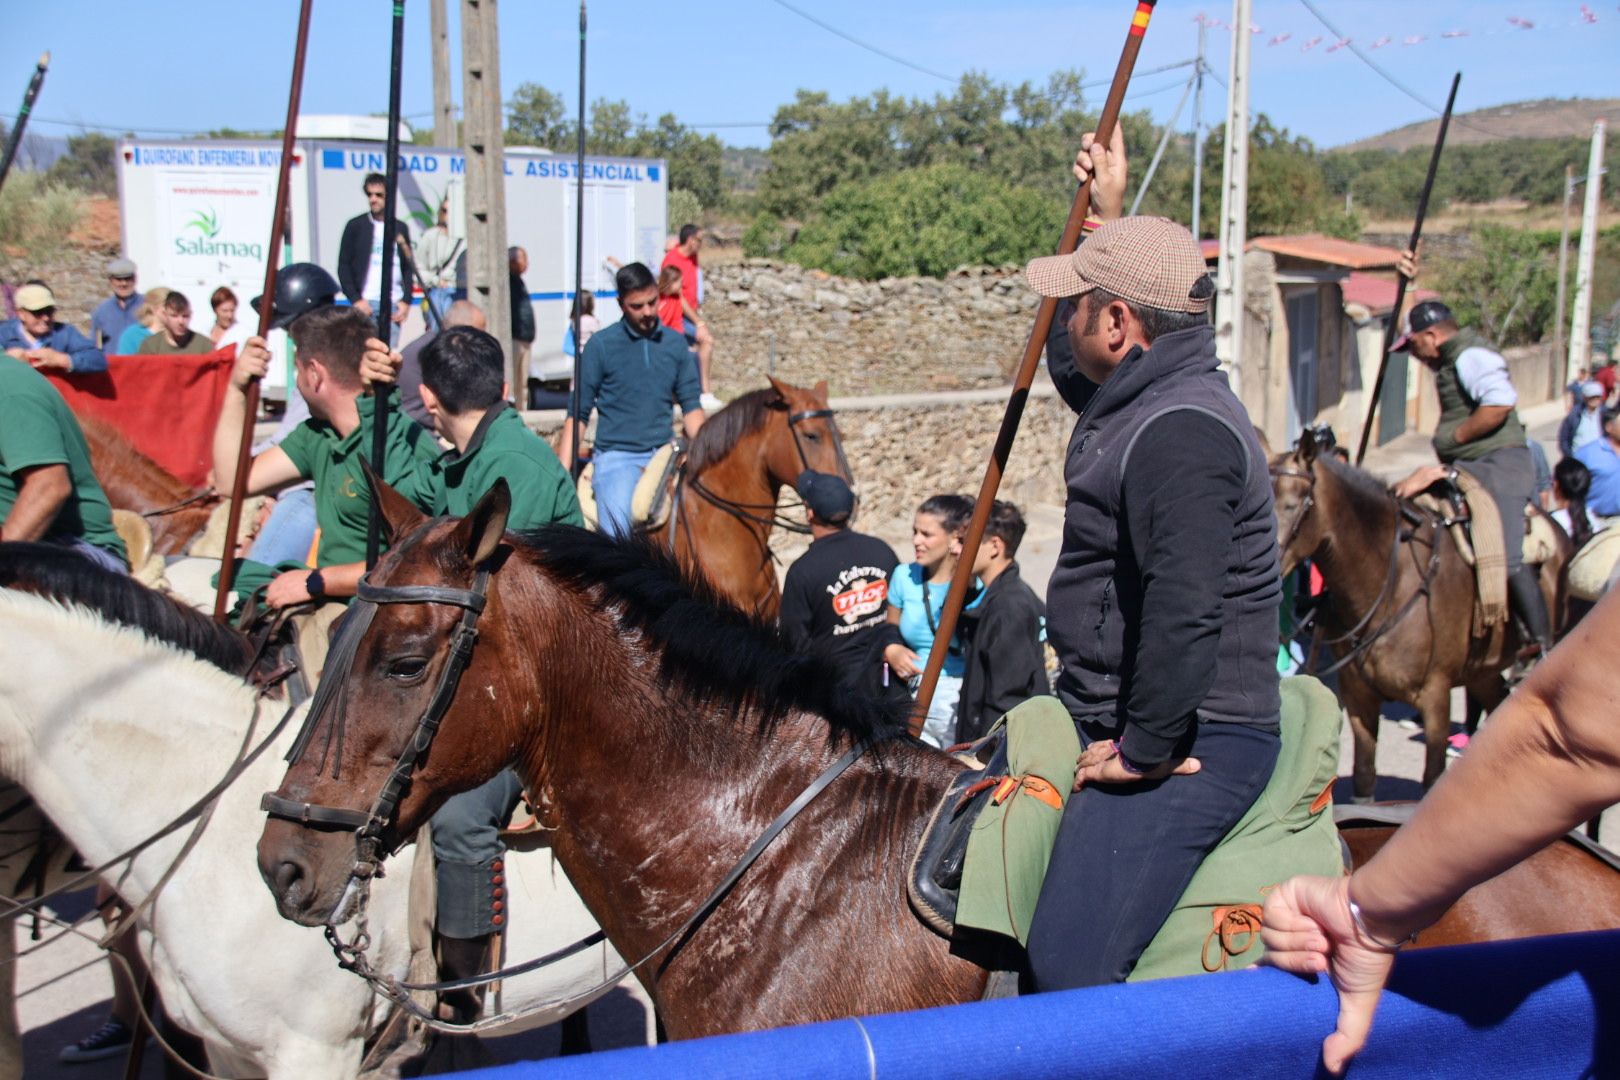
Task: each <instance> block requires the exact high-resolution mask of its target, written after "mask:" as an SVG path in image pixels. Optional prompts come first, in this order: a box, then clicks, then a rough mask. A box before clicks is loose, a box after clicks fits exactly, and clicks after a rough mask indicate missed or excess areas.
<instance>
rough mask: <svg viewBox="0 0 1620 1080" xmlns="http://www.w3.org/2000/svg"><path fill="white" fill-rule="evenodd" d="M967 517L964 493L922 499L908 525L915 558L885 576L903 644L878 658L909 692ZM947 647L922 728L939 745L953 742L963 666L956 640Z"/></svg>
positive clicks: (928, 646) (923, 662)
mask: <svg viewBox="0 0 1620 1080" xmlns="http://www.w3.org/2000/svg"><path fill="white" fill-rule="evenodd" d="M972 516H973V500H972V499H970V498H968V497H967V496H965V495H935V496H933V497H932V498H930V499H928V500H926V501H925V502H924V503H923V504H922V505H921V506H919V507H918V508H917V513H916V516H915V517H913V519H912V524H911V548H912V551H913V552H914V553H915V554H916V556H917V561H916V562H910V563H904V564H902V565H900V566H897V567H895V569H894V573H893V574H891V575H890V576H889V622H890V623H893V624H894V625H896V626H898V627H899V628H900V636H901V637H902V638H904V639H905V644H904V645H901V644H898V643H896V644H893V645H890V646H889V647H888V648H886V649H884V650H883V659H884V662H885V663H887V664H888V665H889V670H890V671H892V672H893V673H894V674H895V675H898V676H899V677H900V678H902V679H905V680H907V682H909V683H910V684H911V688H912V690H913V691H915V690H916V688H917V683H918V682H919V681H920V680H921V678H922V671H923V668H924V667H925V666H927V664H928V656H929V653H931V652H932V651H933V648H934V636H935V634H936V633H937V631H938V628H939V617H940V613H941V612H942V611H944V610H945V595H946V593H948V592H949V591H950V587H951V575H952V574H954V573H955V572H956V559H957V556H958V555H960V554H961V552H962V531H963V530H964V529H965V528H967V523H968V518H970V517H972ZM975 599H976V597H975ZM947 649H948V650H949V651H948V652H947V653H946V656H945V665H944V667H943V668H941V670H940V676H939V683H938V685H936V686H935V687H934V698H933V701H931V702H930V703H929V706H928V716H927V718H926V719H925V720H924V721H923V732H922V738H923V741H924V742H927V743H930V744H932V745H934V746H940V747H945V746H950V745H951V744H952V743H954V742H955V741H956V702H957V698H958V697H960V696H961V692H962V671H963V666H964V661H963V655H962V647H961V645H960V643H959V642H957V641H956V640H954V639H953V640H952V641H951V642H950V643H949V645H947Z"/></svg>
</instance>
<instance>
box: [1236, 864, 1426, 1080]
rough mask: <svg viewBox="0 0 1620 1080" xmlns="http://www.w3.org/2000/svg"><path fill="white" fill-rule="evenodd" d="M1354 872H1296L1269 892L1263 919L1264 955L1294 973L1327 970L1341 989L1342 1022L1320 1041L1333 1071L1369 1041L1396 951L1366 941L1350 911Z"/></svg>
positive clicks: (1267, 961)
mask: <svg viewBox="0 0 1620 1080" xmlns="http://www.w3.org/2000/svg"><path fill="white" fill-rule="evenodd" d="M1350 880H1351V879H1350V878H1347V877H1338V878H1325V877H1295V878H1289V879H1288V880H1287V881H1285V882H1283V883H1282V884H1281V885H1278V886H1277V887H1276V888H1275V889H1273V890H1271V893H1270V895H1268V896H1267V897H1266V905H1265V908H1264V909H1263V911H1262V914H1261V917H1260V921H1261V924H1262V928H1261V931H1260V940H1261V941H1262V942H1264V943H1265V947H1266V955H1265V959H1263V960H1262V961H1261V963H1263V964H1269V965H1270V966H1272V967H1274V968H1279V969H1281V970H1283V971H1292V972H1294V973H1295V974H1296V975H1318V974H1323V973H1325V974H1327V976H1328V977H1329V978H1330V979H1331V980H1332V981H1333V986H1334V988H1335V989H1336V990H1338V992H1339V1023H1338V1027H1337V1028H1336V1029H1334V1031H1333V1033H1332V1034H1331V1035H1329V1036H1328V1037H1327V1038H1326V1039H1324V1040H1323V1041H1322V1064H1323V1065H1325V1066H1326V1067H1327V1070H1328V1071H1329V1072H1330V1073H1332V1074H1333V1075H1334V1076H1340V1075H1342V1074H1343V1073H1344V1070H1345V1067H1346V1066H1347V1065H1349V1063H1350V1059H1351V1058H1352V1057H1354V1056H1355V1055H1356V1054H1357V1053H1359V1052H1360V1050H1361V1048H1362V1047H1363V1046H1365V1045H1367V1032H1368V1031H1369V1030H1371V1028H1372V1021H1373V1013H1374V1012H1375V1011H1376V1010H1377V1008H1378V998H1379V995H1380V994H1381V993H1382V992H1383V989H1384V983H1385V982H1387V981H1388V979H1389V972H1390V968H1391V967H1392V966H1394V963H1395V954H1394V952H1393V951H1392V950H1390V949H1388V948H1380V947H1379V946H1377V945H1376V944H1374V943H1371V942H1369V941H1367V940H1366V939H1365V938H1364V937H1363V935H1362V934H1361V933H1360V931H1359V929H1358V928H1357V926H1356V922H1355V919H1354V918H1353V917H1352V916H1351V914H1350Z"/></svg>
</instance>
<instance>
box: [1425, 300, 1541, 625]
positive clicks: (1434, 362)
mask: <svg viewBox="0 0 1620 1080" xmlns="http://www.w3.org/2000/svg"><path fill="white" fill-rule="evenodd" d="M1394 351H1396V352H1406V351H1410V352H1411V354H1412V355H1413V356H1415V357H1416V358H1417V359H1418V360H1419V361H1421V362H1422V363H1423V365H1424V366H1425V367H1427V368H1428V369H1429V370H1430V371H1432V372H1434V386H1435V390H1436V392H1437V393H1438V395H1439V398H1440V421H1439V423H1438V424H1437V425H1436V426H1435V430H1434V452H1435V455H1436V456H1437V457H1439V458H1440V464H1439V465H1425V466H1423V467H1422V468H1419V469H1416V470H1414V471H1413V472H1412V474H1411V475H1410V476H1408V477H1407V478H1406V479H1404V480H1402V481H1401V482H1400V483H1398V484H1396V485H1395V494H1396V495H1397V496H1399V497H1401V498H1403V499H1405V498H1411V497H1412V496H1413V495H1417V494H1419V493H1421V492H1423V491H1425V490H1427V489H1428V488H1429V487H1430V486H1432V485H1433V484H1435V483H1436V482H1438V481H1440V480H1442V479H1445V478H1447V477H1448V476H1453V475H1454V474H1455V472H1456V470H1462V471H1464V472H1466V473H1468V474H1469V475H1470V476H1472V477H1473V478H1474V479H1475V480H1478V481H1479V482H1480V483H1481V484H1482V485H1484V487H1485V490H1487V491H1489V492H1490V493H1491V498H1493V499H1494V500H1496V508H1497V510H1498V512H1499V513H1500V514H1501V518H1502V546H1503V553H1504V555H1505V556H1506V561H1507V575H1508V578H1507V584H1508V603H1509V605H1510V606H1511V607H1512V608H1513V613H1514V614H1515V615H1517V616H1518V617H1519V620H1520V621H1521V622H1522V623H1523V624H1524V628H1525V630H1526V631H1527V632H1528V633H1529V636H1530V638H1531V640H1532V642H1533V643H1534V644H1535V645H1536V646H1537V647H1539V648H1540V650H1541V652H1542V653H1546V652H1547V651H1548V650H1550V649H1551V648H1552V625H1551V618H1550V616H1549V615H1548V612H1547V603H1546V601H1545V600H1544V599H1543V598H1542V595H1541V585H1540V582H1539V581H1538V580H1537V574H1536V568H1535V567H1533V566H1526V565H1525V564H1524V508H1525V507H1526V506H1527V505H1529V503H1530V499H1531V497H1532V495H1533V493H1534V491H1535V484H1536V477H1535V465H1534V463H1533V461H1532V460H1531V457H1530V450H1529V447H1527V446H1526V445H1525V433H1524V424H1522V423H1521V422H1520V421H1519V414H1518V412H1517V411H1516V409H1515V408H1514V407H1515V406H1516V405H1517V404H1518V402H1519V395H1518V391H1516V390H1515V389H1514V388H1513V377H1512V376H1511V375H1510V374H1509V373H1508V366H1507V361H1506V360H1504V359H1503V358H1502V354H1501V353H1499V352H1497V351H1496V350H1495V349H1493V348H1491V347H1490V345H1489V344H1487V343H1486V342H1485V340H1484V339H1483V338H1481V337H1480V336H1479V335H1478V334H1477V333H1475V332H1474V331H1473V330H1471V329H1464V328H1462V327H1459V326H1458V325H1457V318H1456V316H1455V315H1453V314H1452V313H1451V309H1450V308H1449V307H1447V306H1446V305H1445V304H1443V303H1441V302H1440V301H1438V300H1425V301H1423V303H1421V304H1418V305H1416V306H1415V307H1413V308H1412V310H1411V311H1410V312H1409V313H1408V314H1407V316H1406V333H1405V334H1404V335H1403V336H1402V337H1401V339H1400V340H1399V341H1397V342H1396V343H1395V345H1394Z"/></svg>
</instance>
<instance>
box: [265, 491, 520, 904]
mask: <svg viewBox="0 0 1620 1080" xmlns="http://www.w3.org/2000/svg"><path fill="white" fill-rule="evenodd" d="M372 484H373V486H374V488H375V489H376V491H377V493H378V497H379V501H380V503H381V508H382V517H383V521H384V524H385V533H386V535H387V536H388V538H389V546H390V550H389V552H388V554H387V555H386V556H385V557H384V558H383V559H381V560H380V561H379V562H378V564H377V566H376V568H375V569H374V570H373V571H372V572H371V574H370V575H368V577H367V579H366V581H365V582H364V583H362V585H361V590H360V596H359V599H358V601H357V603H356V604H355V605H354V606H353V607H351V609H350V610H349V612H348V613H346V614H345V616H344V618H343V620H342V622H341V623H340V626H339V628H338V629H337V630H336V637H335V638H334V641H333V645H332V649H331V652H330V653H329V655H328V659H327V667H326V670H325V671H324V672H323V674H322V680H321V685H320V687H319V689H318V690H317V692H316V696H315V700H314V702H313V703H312V705H311V708H310V712H309V719H308V721H307V723H306V727H305V729H304V731H303V732H302V733H301V734H300V736H299V739H298V741H297V742H296V743H295V744H294V746H293V750H292V752H291V753H290V754H289V755H288V760H289V761H290V762H291V765H290V767H289V768H288V770H287V773H286V775H285V776H284V777H283V779H282V782H281V786H280V787H279V788H277V789H276V791H274V792H272V793H270V794H268V795H266V796H265V798H264V809H266V810H268V811H270V814H271V816H270V820H269V821H268V822H267V823H266V825H265V828H264V832H263V833H262V835H261V836H260V839H259V847H258V856H259V872H260V874H261V875H262V876H263V878H264V880H265V883H266V884H267V885H268V886H269V887H270V891H271V893H272V894H273V895H274V897H275V900H276V905H277V907H278V908H279V909H280V911H281V914H282V915H283V916H284V917H285V918H288V919H291V920H293V921H294V922H299V923H302V924H305V925H310V926H315V925H321V924H323V923H331V924H336V923H339V922H342V921H344V920H345V919H347V918H348V917H349V916H350V915H351V914H352V913H353V910H354V901H355V900H356V899H358V895H359V894H360V893H361V892H363V888H360V889H357V886H363V885H364V883H365V881H366V880H367V879H368V878H369V877H370V876H371V875H372V874H373V873H376V872H377V871H378V869H379V867H380V862H381V860H382V859H383V858H384V857H386V856H387V855H389V854H391V853H392V852H393V851H395V850H396V849H397V848H398V847H399V846H400V845H402V844H403V843H404V842H405V841H406V840H408V839H409V838H410V837H412V836H414V835H415V833H416V831H417V829H418V828H419V827H420V826H421V825H422V823H423V822H425V821H427V820H428V818H430V817H431V816H432V815H433V813H434V811H436V810H437V809H438V808H439V806H441V805H442V804H443V803H444V801H445V800H446V799H448V798H449V797H450V796H451V795H453V794H455V793H457V792H460V791H466V790H469V789H471V788H473V787H476V786H477V785H478V784H480V783H483V782H484V781H485V780H487V779H489V778H490V777H491V776H494V775H495V774H496V773H497V772H499V771H500V769H501V768H503V767H504V766H505V765H506V764H507V763H508V762H509V761H510V760H511V758H512V755H513V750H514V744H513V742H512V741H511V740H509V739H507V738H504V737H501V736H500V735H499V734H498V732H499V730H500V728H501V725H502V724H503V723H504V722H505V721H506V720H508V719H511V718H512V717H509V716H508V715H507V714H508V713H509V712H512V713H513V716H516V715H518V714H522V713H525V712H527V711H528V710H530V709H531V708H532V702H530V701H527V700H516V696H515V695H505V696H504V697H503V696H502V695H500V694H498V693H497V689H496V687H497V685H498V684H500V683H501V681H502V680H501V679H500V677H499V676H500V675H501V674H502V672H503V670H507V669H510V668H511V666H512V665H513V664H514V663H516V662H517V661H516V658H515V657H512V656H507V655H503V653H504V650H503V649H502V648H501V646H500V643H499V641H498V635H495V634H486V635H485V639H484V642H483V643H482V645H481V647H479V648H478V649H476V650H475V649H474V648H473V641H474V639H475V638H476V637H477V633H476V631H475V630H474V624H475V623H476V622H477V619H478V616H479V615H480V614H481V613H482V611H483V610H484V607H485V605H486V604H487V605H488V606H489V607H491V608H496V607H498V606H499V600H498V599H497V598H496V596H495V595H494V593H493V591H492V590H490V589H489V587H488V586H489V582H490V580H491V576H492V575H493V574H494V573H495V572H496V571H498V570H499V568H500V566H501V565H502V564H503V562H504V561H505V557H506V556H507V555H508V554H510V552H511V549H510V548H509V547H508V546H506V545H503V544H502V543H501V537H502V534H503V532H504V531H505V528H506V519H507V513H508V511H509V510H510V507H511V497H510V494H509V493H508V491H507V488H506V484H505V482H504V481H501V482H498V483H497V484H496V486H495V487H494V488H493V489H492V490H491V491H490V492H488V493H487V494H486V495H485V496H484V497H483V499H481V500H480V501H479V503H478V505H477V506H475V507H474V508H473V511H472V513H470V514H469V515H468V516H467V517H465V518H462V519H460V520H450V521H447V520H443V519H436V520H432V521H429V520H427V519H426V518H425V517H424V516H423V515H422V514H421V513H420V512H419V511H417V509H416V508H415V507H414V506H412V505H411V504H410V503H409V502H408V501H406V500H405V499H404V498H403V497H402V496H400V495H399V494H398V493H396V492H395V491H394V490H393V489H392V488H390V487H388V486H387V485H386V484H384V483H382V482H381V481H380V480H377V479H376V478H375V477H373V478H372ZM458 685H459V687H460V693H459V694H458V692H457V691H458ZM514 710H515V712H514Z"/></svg>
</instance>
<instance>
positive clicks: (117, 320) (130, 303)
mask: <svg viewBox="0 0 1620 1080" xmlns="http://www.w3.org/2000/svg"><path fill="white" fill-rule="evenodd" d="M107 285H108V287H109V288H110V289H111V290H112V295H111V296H109V297H107V299H105V300H103V301H102V302H101V303H99V304H97V305H96V310H95V311H92V312H91V313H90V337H91V340H93V341H94V342H95V343H96V345H97V347H98V348H100V349H102V350H104V351H106V352H113V351H115V350H117V348H118V339H119V337H121V336H122V335H123V333H124V331H125V330H128V329H129V328H130V327H131V326H134V325H135V324H136V323H138V322H139V321H140V316H141V305H142V304H143V303H144V302H145V297H143V296H142V295H141V294H140V293H138V292H136V291H135V264H134V263H133V262H131V261H130V260H129V259H125V258H123V257H119V258H116V259H114V260H112V261H111V262H109V263H108V264H107Z"/></svg>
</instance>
